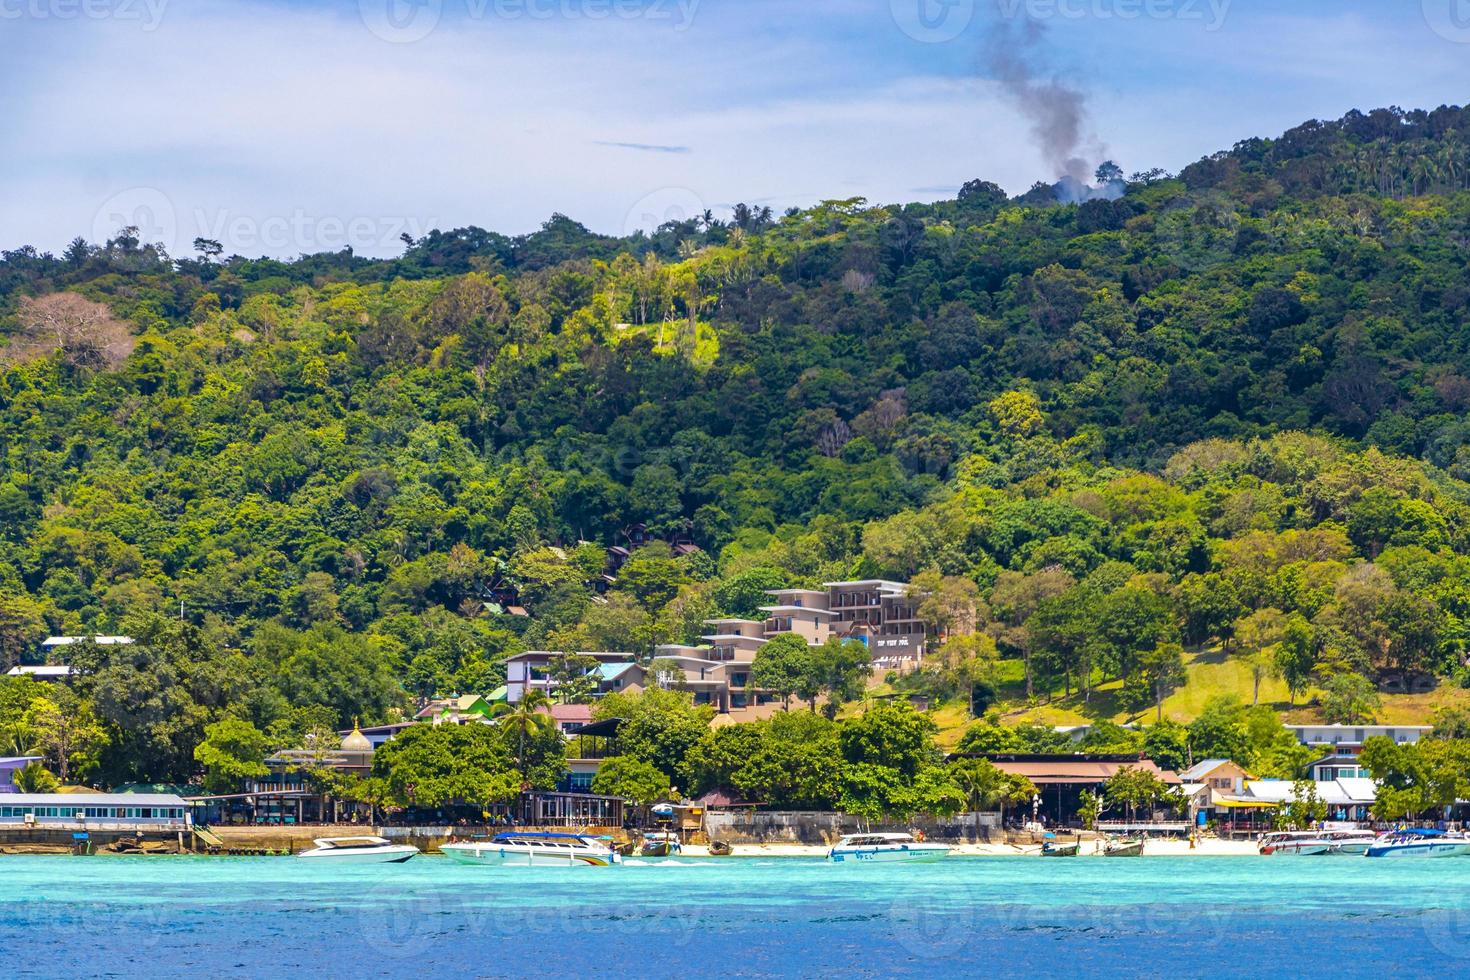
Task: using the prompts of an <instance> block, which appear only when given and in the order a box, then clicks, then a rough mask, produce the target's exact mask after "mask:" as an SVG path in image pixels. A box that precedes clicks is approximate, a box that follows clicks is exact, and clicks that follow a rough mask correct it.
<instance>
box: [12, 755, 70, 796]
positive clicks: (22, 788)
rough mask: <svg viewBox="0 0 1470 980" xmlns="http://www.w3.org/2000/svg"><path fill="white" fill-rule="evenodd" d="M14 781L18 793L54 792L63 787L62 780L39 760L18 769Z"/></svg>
mask: <svg viewBox="0 0 1470 980" xmlns="http://www.w3.org/2000/svg"><path fill="white" fill-rule="evenodd" d="M14 782H15V790H16V792H18V793H54V792H56V791H57V790H58V789H60V788H61V782H60V781H59V780H58V779H57V778H56V777H55V776H54V775H52V773H51V771H50V770H48V769H47V768H46V767H45V766H43V765H41V763H39V762H31V763H28V764H26V765H24V766H21V767H20V768H19V769H17V770H16V771H15V777H14Z"/></svg>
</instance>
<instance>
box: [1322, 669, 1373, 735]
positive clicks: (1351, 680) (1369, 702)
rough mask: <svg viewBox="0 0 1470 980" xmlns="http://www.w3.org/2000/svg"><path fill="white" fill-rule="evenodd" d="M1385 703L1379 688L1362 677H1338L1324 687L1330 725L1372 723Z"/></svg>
mask: <svg viewBox="0 0 1470 980" xmlns="http://www.w3.org/2000/svg"><path fill="white" fill-rule="evenodd" d="M1381 704H1382V699H1381V698H1379V696H1378V690H1377V688H1375V687H1374V686H1373V682H1372V681H1370V680H1368V678H1366V677H1364V676H1363V675H1362V674H1337V675H1336V676H1334V677H1331V678H1328V680H1327V683H1325V684H1323V685H1322V717H1323V718H1325V719H1326V720H1327V722H1328V723H1329V724H1334V725H1361V724H1363V723H1365V722H1371V721H1372V720H1373V715H1374V712H1376V711H1377V710H1378V708H1379V706H1380V705H1381Z"/></svg>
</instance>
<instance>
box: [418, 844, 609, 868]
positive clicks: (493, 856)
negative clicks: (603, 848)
mask: <svg viewBox="0 0 1470 980" xmlns="http://www.w3.org/2000/svg"><path fill="white" fill-rule="evenodd" d="M440 850H441V851H443V852H444V855H445V856H446V857H448V858H451V859H452V860H454V861H458V862H459V863H460V864H478V865H486V866H489V867H500V868H588V867H591V868H606V867H610V866H612V865H613V864H615V863H617V856H616V855H615V854H613V853H612V852H611V851H609V852H607V853H606V854H598V853H596V852H591V851H588V852H579V851H568V850H565V849H562V850H560V851H553V850H541V849H537V848H524V847H515V846H511V845H505V846H502V845H500V844H445V845H444V846H443V847H441V848H440Z"/></svg>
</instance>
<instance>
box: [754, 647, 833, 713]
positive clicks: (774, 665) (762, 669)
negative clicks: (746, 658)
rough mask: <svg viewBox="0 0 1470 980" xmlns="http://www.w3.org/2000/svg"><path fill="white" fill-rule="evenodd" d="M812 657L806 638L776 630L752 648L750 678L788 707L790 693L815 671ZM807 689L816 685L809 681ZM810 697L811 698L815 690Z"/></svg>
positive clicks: (794, 691) (814, 687)
mask: <svg viewBox="0 0 1470 980" xmlns="http://www.w3.org/2000/svg"><path fill="white" fill-rule="evenodd" d="M812 661H813V654H812V649H811V647H809V646H808V645H807V642H806V640H804V639H802V638H801V637H799V636H797V635H796V634H795V633H780V634H777V635H776V636H773V637H771V639H770V640H769V641H768V642H766V643H765V644H762V646H761V648H760V649H759V650H757V651H756V654H755V660H754V662H752V663H751V665H750V678H751V681H752V683H753V684H754V685H755V686H756V687H758V688H761V689H763V690H766V691H770V692H771V693H772V694H774V695H776V696H777V697H778V698H780V699H781V702H782V704H783V705H784V706H785V707H786V708H787V709H790V707H791V695H793V694H795V693H796V692H797V691H798V690H802V688H803V684H802V682H803V680H805V679H808V678H811V677H813V675H814V674H815V670H816V668H815V665H814V664H813V662H812ZM811 689H812V690H813V692H815V690H816V689H817V685H816V684H812V685H811ZM812 697H813V699H815V697H816V694H815V693H813V694H812Z"/></svg>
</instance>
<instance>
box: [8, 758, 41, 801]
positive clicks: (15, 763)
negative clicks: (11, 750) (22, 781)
mask: <svg viewBox="0 0 1470 980" xmlns="http://www.w3.org/2000/svg"><path fill="white" fill-rule="evenodd" d="M40 761H41V757H40V756H39V755H11V756H5V757H4V758H0V793H6V794H9V793H16V792H19V790H17V789H16V788H15V774H16V773H17V772H19V771H20V770H22V769H24V768H25V767H26V766H28V765H30V764H31V763H32V762H40Z"/></svg>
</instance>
